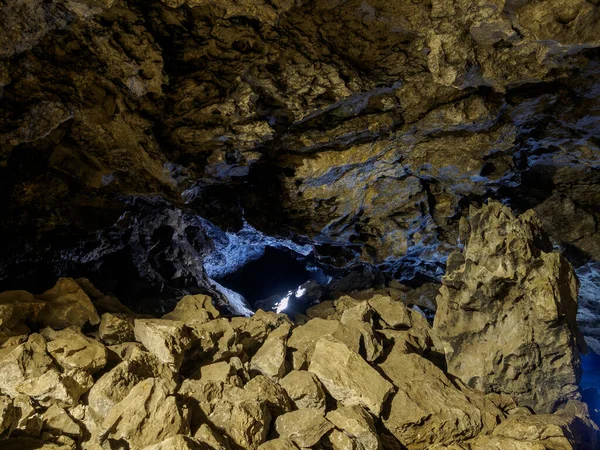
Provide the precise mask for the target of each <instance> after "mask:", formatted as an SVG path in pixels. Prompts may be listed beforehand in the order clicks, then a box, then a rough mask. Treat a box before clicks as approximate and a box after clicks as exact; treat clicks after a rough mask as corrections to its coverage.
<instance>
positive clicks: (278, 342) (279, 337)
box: [250, 323, 291, 378]
mask: <svg viewBox="0 0 600 450" xmlns="http://www.w3.org/2000/svg"><path fill="white" fill-rule="evenodd" d="M290 330H291V326H290V324H287V323H284V324H283V325H281V326H280V327H279V328H277V329H276V330H274V331H272V332H271V333H270V334H269V336H268V337H267V339H265V342H264V343H263V345H262V346H261V347H260V348H259V349H258V351H257V352H256V354H255V355H254V356H253V357H252V360H251V361H250V371H251V372H255V373H261V374H263V375H265V376H267V377H271V378H282V377H283V376H284V375H285V372H286V367H285V362H286V355H287V345H286V344H287V339H288V335H289V334H290Z"/></svg>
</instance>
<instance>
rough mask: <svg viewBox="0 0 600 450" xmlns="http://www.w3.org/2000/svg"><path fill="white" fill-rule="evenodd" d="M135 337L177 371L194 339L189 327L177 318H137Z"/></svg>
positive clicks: (160, 359) (161, 360)
mask: <svg viewBox="0 0 600 450" xmlns="http://www.w3.org/2000/svg"><path fill="white" fill-rule="evenodd" d="M134 331H135V339H136V340H137V341H138V342H141V343H142V344H143V345H144V347H146V349H148V351H149V352H150V353H152V354H153V355H155V356H156V357H157V358H158V360H159V361H160V362H162V363H163V364H166V365H168V366H169V367H171V368H172V369H173V371H177V370H178V369H179V367H180V366H181V363H182V362H183V356H184V352H185V351H186V350H187V349H188V348H190V346H191V344H192V340H191V338H190V336H189V331H188V328H187V327H186V326H185V325H184V324H183V323H182V322H178V321H175V320H164V319H136V320H135V329H134Z"/></svg>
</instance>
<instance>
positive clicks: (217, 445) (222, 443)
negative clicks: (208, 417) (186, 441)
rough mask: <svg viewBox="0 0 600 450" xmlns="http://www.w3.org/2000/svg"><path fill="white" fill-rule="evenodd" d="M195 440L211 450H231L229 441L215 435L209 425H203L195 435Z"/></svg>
mask: <svg viewBox="0 0 600 450" xmlns="http://www.w3.org/2000/svg"><path fill="white" fill-rule="evenodd" d="M194 439H196V440H197V441H198V442H201V443H202V444H204V445H206V446H208V448H209V449H210V450H231V448H230V446H229V444H228V443H227V440H226V439H225V438H224V437H223V436H220V435H219V434H217V433H215V432H214V431H213V430H212V429H211V428H210V427H209V426H208V425H206V424H205V423H203V424H202V425H200V427H199V428H198V430H197V431H196V432H195V433H194Z"/></svg>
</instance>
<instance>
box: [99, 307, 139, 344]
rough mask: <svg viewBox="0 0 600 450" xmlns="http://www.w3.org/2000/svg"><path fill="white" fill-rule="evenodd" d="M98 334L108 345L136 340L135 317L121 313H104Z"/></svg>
mask: <svg viewBox="0 0 600 450" xmlns="http://www.w3.org/2000/svg"><path fill="white" fill-rule="evenodd" d="M98 336H99V337H100V339H102V340H103V341H104V342H105V343H106V344H107V345H116V344H122V343H124V342H131V341H133V340H135V333H134V331H133V317H132V316H130V315H128V314H121V313H105V314H102V320H101V322H100V326H99V327H98Z"/></svg>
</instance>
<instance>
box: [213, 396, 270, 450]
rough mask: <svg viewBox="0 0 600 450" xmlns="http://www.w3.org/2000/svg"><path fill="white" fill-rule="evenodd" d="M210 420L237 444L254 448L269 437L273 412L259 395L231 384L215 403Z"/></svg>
mask: <svg viewBox="0 0 600 450" xmlns="http://www.w3.org/2000/svg"><path fill="white" fill-rule="evenodd" d="M207 419H208V421H209V422H210V423H211V424H212V425H213V426H214V427H215V428H216V429H217V430H221V431H222V432H223V433H224V434H225V435H227V436H229V437H230V438H231V440H232V441H233V443H235V444H236V445H238V446H240V447H242V448H248V449H252V450H254V449H256V448H258V446H259V445H260V444H261V443H263V442H264V441H265V439H266V437H267V432H268V430H269V423H270V421H271V415H270V413H269V410H268V408H267V405H266V403H265V402H260V400H259V398H258V395H257V394H255V393H251V392H248V391H246V390H242V389H239V388H235V387H232V388H230V389H229V390H227V391H226V393H225V395H224V396H223V398H222V399H221V400H219V401H217V402H215V403H214V404H213V405H212V408H211V412H210V414H208V415H207Z"/></svg>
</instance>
